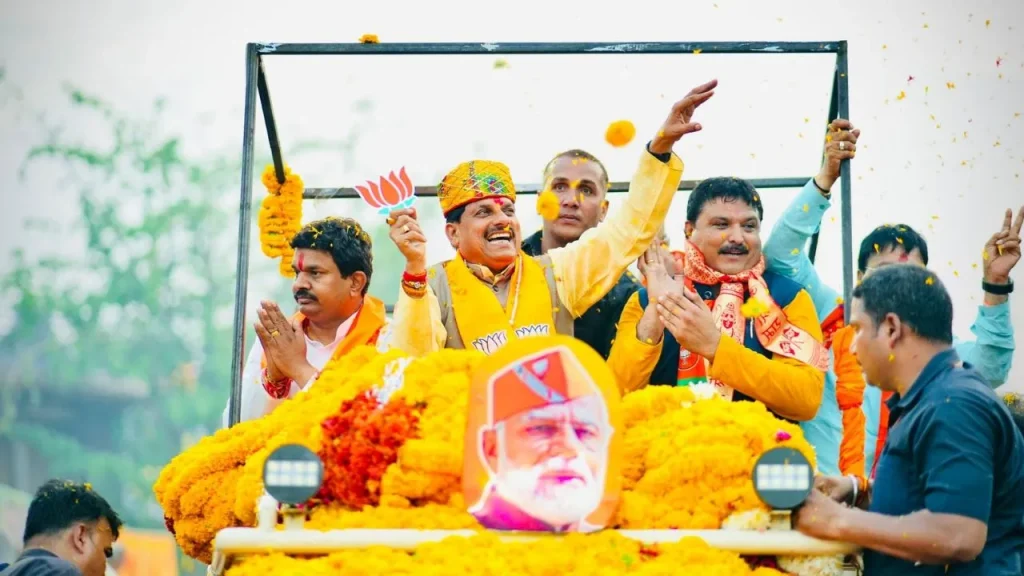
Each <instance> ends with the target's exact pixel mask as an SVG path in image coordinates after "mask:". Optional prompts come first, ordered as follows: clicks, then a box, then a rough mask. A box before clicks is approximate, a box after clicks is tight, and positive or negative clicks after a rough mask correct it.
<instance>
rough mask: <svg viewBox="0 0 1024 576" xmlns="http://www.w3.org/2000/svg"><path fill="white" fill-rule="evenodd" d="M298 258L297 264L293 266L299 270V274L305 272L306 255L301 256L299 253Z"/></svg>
mask: <svg viewBox="0 0 1024 576" xmlns="http://www.w3.org/2000/svg"><path fill="white" fill-rule="evenodd" d="M298 256H299V262H298V263H297V264H296V265H295V267H296V268H298V269H299V272H305V271H306V267H305V261H306V255H305V254H303V253H302V252H299V254H298Z"/></svg>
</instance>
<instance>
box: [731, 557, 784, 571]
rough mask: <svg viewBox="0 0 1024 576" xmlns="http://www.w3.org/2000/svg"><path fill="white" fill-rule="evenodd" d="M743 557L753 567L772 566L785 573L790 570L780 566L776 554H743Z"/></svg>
mask: <svg viewBox="0 0 1024 576" xmlns="http://www.w3.org/2000/svg"><path fill="white" fill-rule="evenodd" d="M742 558H743V559H744V560H746V561H747V566H750V568H751V569H755V568H772V569H775V570H778V571H779V572H782V573H783V574H788V572H786V571H784V570H783V569H782V568H779V563H778V561H777V560H776V559H775V556H742Z"/></svg>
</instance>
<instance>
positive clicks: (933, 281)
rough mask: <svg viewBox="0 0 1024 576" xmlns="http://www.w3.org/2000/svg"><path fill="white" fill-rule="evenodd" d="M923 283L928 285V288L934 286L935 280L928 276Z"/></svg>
mask: <svg viewBox="0 0 1024 576" xmlns="http://www.w3.org/2000/svg"><path fill="white" fill-rule="evenodd" d="M924 283H925V284H927V285H929V286H931V285H932V284H935V278H932V277H931V276H929V277H927V278H925V280H924Z"/></svg>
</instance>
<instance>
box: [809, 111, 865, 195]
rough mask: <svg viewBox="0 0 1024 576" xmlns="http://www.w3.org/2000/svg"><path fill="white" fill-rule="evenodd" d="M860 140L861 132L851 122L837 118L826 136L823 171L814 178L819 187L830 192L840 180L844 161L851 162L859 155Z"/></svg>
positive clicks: (829, 126)
mask: <svg viewBox="0 0 1024 576" xmlns="http://www.w3.org/2000/svg"><path fill="white" fill-rule="evenodd" d="M859 138H860V130H858V129H856V128H854V127H853V124H852V123H851V122H850V121H849V120H845V119H843V118H837V119H836V120H833V121H832V123H831V124H829V125H828V134H827V135H826V136H825V160H824V162H822V164H821V171H819V172H818V175H817V176H815V177H814V181H815V182H817V183H818V186H820V187H822V188H824V189H825V190H828V189H830V188H832V185H833V184H835V183H836V180H838V179H839V170H840V167H841V166H842V163H843V160H850V159H852V158H853V157H854V156H856V153H857V139H859Z"/></svg>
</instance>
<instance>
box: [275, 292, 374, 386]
mask: <svg viewBox="0 0 1024 576" xmlns="http://www.w3.org/2000/svg"><path fill="white" fill-rule="evenodd" d="M292 319H293V320H298V321H299V322H305V321H306V317H305V316H303V315H302V314H301V313H298V312H296V313H295V315H294V316H292ZM387 321H388V317H387V312H386V311H385V309H384V302H382V301H381V300H379V299H377V298H374V297H373V296H363V304H362V306H360V307H359V310H357V311H356V317H355V319H354V320H352V326H349V329H348V333H346V334H345V337H344V338H342V340H341V342H339V343H338V347H337V348H335V349H334V353H333V354H331V359H330V360H329V361H328V362H332V361H334V360H337V359H338V358H341V357H342V356H344V355H345V354H348V353H349V352H351V351H352V350H353V349H355V348H358V347H360V346H365V345H367V344H370V345H373V344H376V343H377V337H378V336H380V331H381V329H382V328H384V324H386V323H387ZM260 367H261V368H266V367H267V354H266V353H265V352H264V353H263V359H262V361H261V362H260ZM322 369H323V366H321V367H320V368H318V369H317V370H322Z"/></svg>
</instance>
